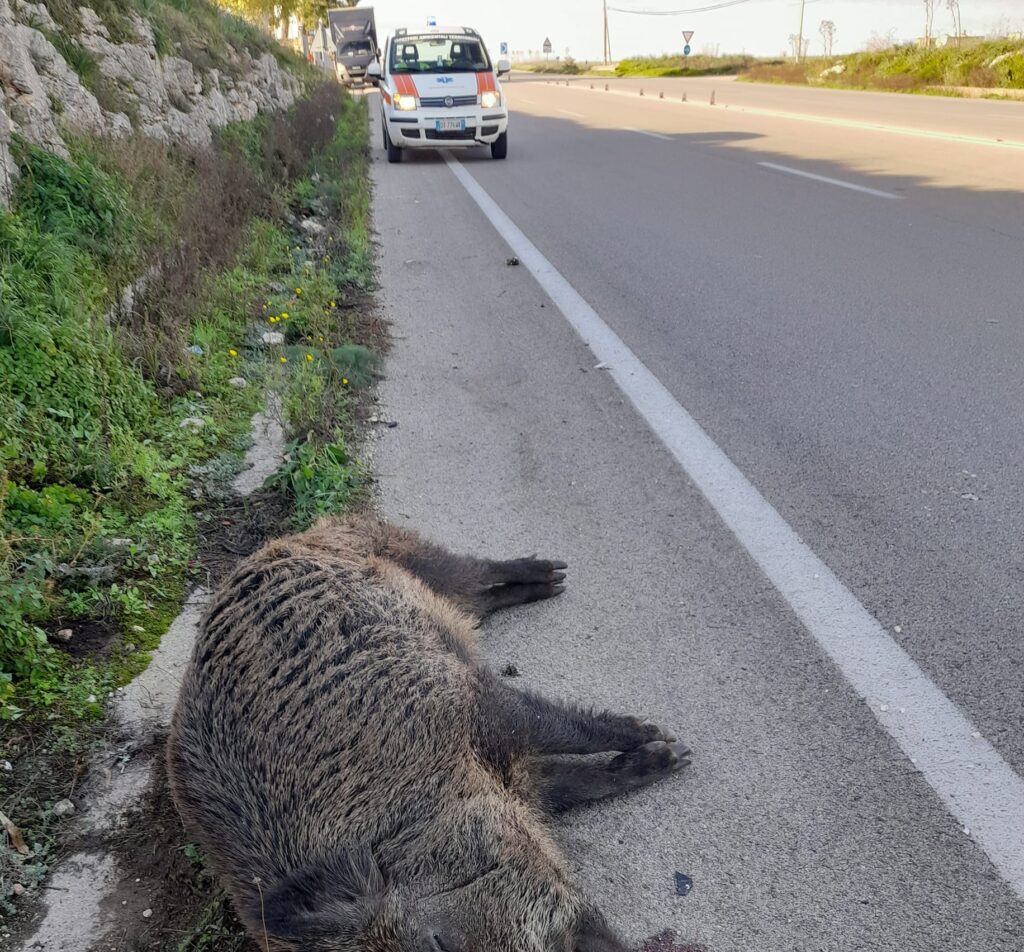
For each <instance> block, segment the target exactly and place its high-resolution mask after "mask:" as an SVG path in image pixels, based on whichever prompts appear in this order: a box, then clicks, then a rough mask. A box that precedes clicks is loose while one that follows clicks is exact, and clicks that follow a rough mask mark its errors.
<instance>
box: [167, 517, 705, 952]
mask: <svg viewBox="0 0 1024 952" xmlns="http://www.w3.org/2000/svg"><path fill="white" fill-rule="evenodd" d="M564 568H565V565H564V563H560V562H551V561H544V560H537V559H513V560H510V561H504V562H498V561H492V560H486V559H475V558H471V557H465V556H456V555H452V554H451V553H449V552H447V551H445V550H444V549H442V548H440V547H438V546H435V545H432V544H430V543H427V542H425V541H423V540H421V539H420V538H419V537H418V536H416V535H415V534H413V533H411V532H407V531H404V530H399V529H396V528H394V527H392V526H389V525H387V524H385V523H383V522H380V521H377V520H374V519H368V518H366V519H355V520H348V521H339V520H327V521H324V522H321V523H320V524H318V525H317V526H315V527H314V528H313V529H311V530H310V531H308V532H305V533H303V534H301V535H295V536H291V537H289V538H285V539H281V540H278V541H276V542H272V543H270V544H269V545H267V546H266V547H265V548H264V549H262V550H261V551H260V552H258V553H256V554H255V555H253V556H251V557H250V558H248V559H246V560H245V561H244V562H242V563H241V564H240V565H239V567H238V568H237V569H236V571H235V572H234V573H233V575H232V576H231V577H230V578H229V579H228V580H227V581H226V582H225V583H224V585H223V586H222V587H221V589H220V591H219V592H218V594H217V595H216V596H215V597H214V599H213V601H212V603H211V605H210V607H209V609H208V611H207V614H206V616H205V619H204V621H203V625H202V628H201V631H200V633H199V637H198V640H197V643H196V647H195V653H194V655H193V658H192V661H191V664H190V665H189V668H188V670H187V672H186V675H185V679H184V684H183V687H182V691H181V697H180V700H179V702H178V707H177V710H176V712H175V717H174V722H173V725H172V730H171V736H170V740H169V742H168V768H169V773H170V777H171V783H172V790H173V793H174V797H175V800H176V802H177V804H178V808H179V810H180V811H181V814H182V817H183V818H184V820H185V822H186V824H187V826H188V827H189V828H190V829H191V830H192V831H193V833H194V835H195V836H196V838H197V840H198V842H199V844H200V846H201V848H202V849H203V851H204V853H205V855H206V856H207V858H208V860H209V862H210V863H211V864H212V866H213V868H214V870H215V871H216V873H217V874H218V875H219V877H220V878H221V881H222V883H223V885H224V886H225V888H226V889H227V891H228V893H229V894H230V896H231V898H232V900H233V902H234V905H235V907H236V909H237V911H238V914H239V915H240V917H241V918H242V920H243V922H244V924H245V926H246V928H247V929H248V930H249V932H250V933H251V935H252V936H253V938H254V939H256V941H257V942H258V943H259V945H260V947H261V948H270V949H272V950H299V949H301V950H304V952H317V950H322V952H574V950H579V952H621V950H622V949H623V946H622V944H621V942H620V941H619V940H618V939H617V938H616V937H615V936H614V935H613V934H612V932H611V931H610V930H609V929H608V928H607V926H606V925H605V924H604V921H603V919H602V918H601V916H600V914H599V913H598V912H597V911H596V910H595V909H593V908H592V907H591V906H590V905H589V904H588V903H587V902H586V901H585V900H584V899H583V897H582V896H581V894H580V891H579V889H578V888H577V887H576V885H575V884H574V883H573V882H572V880H571V879H570V877H569V876H568V875H567V872H566V868H565V864H564V862H563V860H562V857H561V856H560V854H559V852H558V850H557V849H556V847H555V846H554V844H553V843H552V841H551V839H550V837H549V835H548V833H547V832H546V829H545V817H546V815H547V814H548V813H550V812H551V811H558V810H564V809H568V808H569V807H572V806H574V805H576V804H578V803H583V802H587V801H591V800H595V799H599V798H602V797H607V796H612V795H614V794H617V793H620V792H624V791H627V790H629V789H633V788H636V787H638V786H641V785H644V784H647V783H650V782H652V781H654V780H657V779H659V778H661V777H664V776H667V775H668V774H670V773H671V772H672V771H674V770H676V769H678V768H679V767H681V766H683V765H684V764H686V763H687V762H688V761H687V759H686V756H687V754H688V751H687V750H686V748H685V747H683V746H682V745H681V744H678V743H675V741H674V738H672V737H671V736H669V735H667V734H665V733H664V732H662V731H661V730H659V729H658V728H657V727H655V726H654V725H651V724H648V723H645V722H642V721H640V720H639V719H637V718H633V717H627V716H623V715H617V714H611V713H607V712H604V713H594V712H592V711H589V710H586V709H584V708H581V707H577V706H573V705H563V704H558V703H554V702H551V701H548V700H546V699H544V698H543V697H541V696H540V695H537V694H534V693H530V692H524V691H520V690H517V689H515V688H514V687H512V686H511V685H509V684H508V683H506V682H504V681H502V680H500V679H499V678H497V677H496V676H495V675H493V674H492V673H491V672H490V671H489V670H488V669H487V668H486V667H485V666H484V665H483V664H482V663H481V661H480V660H479V658H478V656H477V651H476V645H475V642H476V631H477V625H478V624H479V621H480V620H481V618H483V617H484V616H485V615H487V614H489V613H490V612H492V611H495V610H497V609H499V608H503V607H506V606H510V605H516V604H521V603H524V602H528V601H533V600H537V599H542V598H548V597H551V596H553V595H557V594H558V593H559V592H560V591H561V590H562V581H563V579H564V572H563V571H562V570H563V569H564ZM601 752H616V754H617V755H616V756H614V757H613V758H611V759H610V760H609V759H607V758H605V759H604V760H602V761H600V762H595V761H594V759H593V758H591V759H589V760H587V761H581V760H580V759H579V758H576V759H566V757H565V755H572V754H591V753H601Z"/></svg>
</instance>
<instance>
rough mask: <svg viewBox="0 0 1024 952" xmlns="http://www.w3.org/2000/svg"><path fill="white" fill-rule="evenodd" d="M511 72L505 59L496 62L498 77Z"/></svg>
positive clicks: (510, 65)
mask: <svg viewBox="0 0 1024 952" xmlns="http://www.w3.org/2000/svg"><path fill="white" fill-rule="evenodd" d="M511 72H512V64H511V63H510V62H509V61H508V60H507V59H501V60H498V75H499V76H505V75H507V74H508V73H511Z"/></svg>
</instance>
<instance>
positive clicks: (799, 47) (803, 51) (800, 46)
mask: <svg viewBox="0 0 1024 952" xmlns="http://www.w3.org/2000/svg"><path fill="white" fill-rule="evenodd" d="M801 39H802V40H803V43H801V42H800V41H801ZM810 45H811V41H810V40H809V39H808V38H806V37H800V36H797V34H796V33H790V34H789V51H790V52H791V53H792V54H793V59H795V60H796V61H797V62H798V63H799V62H800V60H802V59H803V58H804V57H805V56H806V55H807V47H808V46H810Z"/></svg>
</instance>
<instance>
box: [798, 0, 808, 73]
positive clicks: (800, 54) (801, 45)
mask: <svg viewBox="0 0 1024 952" xmlns="http://www.w3.org/2000/svg"><path fill="white" fill-rule="evenodd" d="M806 2H807V0H800V32H799V33H798V34H797V41H796V61H797V62H798V63H799V62H802V61H803V58H804V4H805V3H806Z"/></svg>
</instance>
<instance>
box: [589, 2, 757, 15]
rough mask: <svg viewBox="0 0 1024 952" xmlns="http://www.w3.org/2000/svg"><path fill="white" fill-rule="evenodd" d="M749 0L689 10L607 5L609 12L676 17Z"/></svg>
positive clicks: (735, 4) (732, 5)
mask: <svg viewBox="0 0 1024 952" xmlns="http://www.w3.org/2000/svg"><path fill="white" fill-rule="evenodd" d="M741 3H750V0H725V2H724V3H713V4H711V5H710V6H707V7H691V8H690V9H689V10H627V9H626V8H625V7H609V8H608V10H609V12H614V13H633V14H636V15H637V16H642V17H678V16H683V15H684V14H687V13H707V12H708V11H709V10H721V9H722V8H723V7H735V6H738V5H739V4H741Z"/></svg>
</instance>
